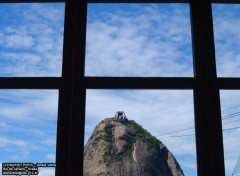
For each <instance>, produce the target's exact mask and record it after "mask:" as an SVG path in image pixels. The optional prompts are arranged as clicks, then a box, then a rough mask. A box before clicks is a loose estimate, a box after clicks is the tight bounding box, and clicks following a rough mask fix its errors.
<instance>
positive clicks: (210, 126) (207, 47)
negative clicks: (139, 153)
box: [190, 0, 224, 176]
mask: <svg viewBox="0 0 240 176" xmlns="http://www.w3.org/2000/svg"><path fill="white" fill-rule="evenodd" d="M190 10H191V22H192V23H191V24H192V36H193V55H194V56H193V57H194V72H195V79H196V87H195V89H194V106H195V118H196V120H195V127H196V128H195V129H196V140H197V141H196V142H197V156H198V157H197V160H198V175H199V176H200V175H209V176H215V175H218V176H224V157H223V142H222V126H221V111H220V98H219V89H218V87H217V84H216V82H217V77H216V63H215V50H214V38H213V24H212V11H211V1H210V0H194V1H191V3H190Z"/></svg>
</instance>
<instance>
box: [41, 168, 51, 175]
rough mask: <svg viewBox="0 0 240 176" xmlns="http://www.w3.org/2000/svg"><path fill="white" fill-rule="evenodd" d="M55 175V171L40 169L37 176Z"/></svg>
mask: <svg viewBox="0 0 240 176" xmlns="http://www.w3.org/2000/svg"><path fill="white" fill-rule="evenodd" d="M54 175H55V169H45V168H44V169H43V168H42V169H41V170H39V174H38V176H54Z"/></svg>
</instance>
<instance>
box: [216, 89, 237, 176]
mask: <svg viewBox="0 0 240 176" xmlns="http://www.w3.org/2000/svg"><path fill="white" fill-rule="evenodd" d="M220 93H221V94H220V95H221V108H222V126H223V143H224V159H225V172H226V174H225V175H226V176H231V175H232V174H233V175H239V174H240V158H239V157H240V140H239V136H240V116H239V115H240V104H239V98H240V91H237V90H231V91H229V90H222V91H221V92H220ZM237 160H238V164H237Z"/></svg>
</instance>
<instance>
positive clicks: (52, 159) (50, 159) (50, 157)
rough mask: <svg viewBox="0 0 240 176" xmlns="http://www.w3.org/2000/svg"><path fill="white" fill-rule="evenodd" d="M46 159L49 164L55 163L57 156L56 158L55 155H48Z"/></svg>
mask: <svg viewBox="0 0 240 176" xmlns="http://www.w3.org/2000/svg"><path fill="white" fill-rule="evenodd" d="M46 159H47V160H48V161H49V162H55V159H56V156H55V155H54V154H47V155H46Z"/></svg>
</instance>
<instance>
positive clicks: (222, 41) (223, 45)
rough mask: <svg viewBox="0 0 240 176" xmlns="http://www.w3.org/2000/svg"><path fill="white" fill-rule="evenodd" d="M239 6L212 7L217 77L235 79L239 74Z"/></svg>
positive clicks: (216, 5) (218, 5) (217, 5)
mask: <svg viewBox="0 0 240 176" xmlns="http://www.w3.org/2000/svg"><path fill="white" fill-rule="evenodd" d="M239 10H240V6H239V5H236V4H234V5H229V4H228V5H220V4H214V5H213V19H214V21H213V22H214V35H215V50H216V61H217V69H218V72H217V73H218V76H221V77H236V76H239V75H240V74H239V73H240V72H239V70H240V64H239V61H240V49H239V47H237V46H239V45H240V42H239V41H240V40H239V39H240V23H239V20H238V19H239V13H238V12H239Z"/></svg>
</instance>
